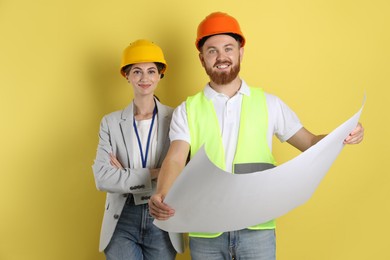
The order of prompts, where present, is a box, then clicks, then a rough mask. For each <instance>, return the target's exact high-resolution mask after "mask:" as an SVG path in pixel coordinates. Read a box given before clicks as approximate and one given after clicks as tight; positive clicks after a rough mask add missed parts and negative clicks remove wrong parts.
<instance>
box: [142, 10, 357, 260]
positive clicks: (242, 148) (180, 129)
mask: <svg viewBox="0 0 390 260" xmlns="http://www.w3.org/2000/svg"><path fill="white" fill-rule="evenodd" d="M244 45H245V38H244V35H243V34H242V32H241V29H240V26H239V24H238V22H237V21H236V19H234V18H233V17H231V16H229V15H228V14H226V13H221V12H216V13H212V14H210V15H209V16H207V17H206V18H205V19H204V20H203V21H202V22H201V23H200V24H199V27H198V34H197V39H196V47H197V49H198V50H199V52H200V53H199V59H200V61H201V63H202V66H203V67H204V68H205V71H206V73H207V74H208V76H209V78H210V82H209V83H208V84H207V85H206V87H205V89H204V90H203V91H202V92H200V93H198V94H196V95H195V96H192V97H189V98H187V100H186V101H185V102H183V103H182V104H181V105H180V106H179V107H178V108H177V109H176V110H175V112H174V114H173V118H172V123H171V130H170V139H171V146H170V148H169V151H168V154H167V157H166V158H165V160H164V162H163V165H162V168H161V172H160V175H159V180H158V184H157V190H156V194H154V195H153V196H152V198H151V200H150V201H149V207H150V212H151V214H152V215H153V216H154V217H155V218H157V219H159V220H166V219H168V218H169V217H171V216H173V215H174V209H172V208H170V207H169V206H168V205H166V204H164V196H165V195H166V194H167V193H168V191H169V189H170V187H171V185H172V184H173V182H174V181H175V179H176V178H177V176H178V175H179V174H180V172H181V171H182V170H183V168H184V167H185V164H186V159H187V155H188V153H189V152H190V155H191V156H193V155H194V154H195V153H196V152H197V150H198V149H199V148H200V147H201V146H202V145H203V144H204V145H205V150H206V153H207V155H208V156H209V158H210V159H211V161H212V162H213V163H214V164H216V165H217V166H218V167H220V168H222V169H224V170H225V171H228V172H232V173H247V172H255V171H259V170H263V169H266V168H269V167H270V165H272V164H274V159H273V156H272V153H271V149H272V136H273V135H274V134H275V135H276V136H277V137H278V138H279V139H280V140H281V141H282V142H284V141H287V142H288V143H289V144H291V145H293V146H294V147H296V148H297V149H299V150H300V151H305V150H307V149H308V148H309V147H311V146H312V145H314V144H316V143H317V142H318V141H319V140H321V139H322V138H323V137H324V136H325V135H314V134H312V133H311V132H309V131H308V130H307V129H305V128H304V127H303V126H302V124H301V123H300V121H299V119H298V117H297V116H296V115H295V113H294V112H293V111H292V110H291V109H290V108H289V107H288V106H287V105H286V104H284V103H283V102H282V101H281V100H280V99H279V98H278V97H276V96H273V95H270V94H268V93H264V92H263V91H262V90H261V89H258V88H251V87H249V86H248V85H247V84H246V82H245V81H244V80H242V79H241V78H240V77H239V71H240V63H241V61H242V58H243V52H244V48H243V47H244ZM363 133H364V129H363V127H362V126H361V124H360V123H359V124H358V126H357V127H356V129H355V130H354V131H353V132H352V133H351V134H350V135H349V136H348V137H347V138H346V139H345V141H344V143H345V144H357V143H359V142H361V140H362V139H363ZM248 166H249V167H248ZM199 192H201V190H200V191H199ZM189 236H190V250H191V257H192V259H195V260H197V259H208V260H212V259H275V248H276V246H275V222H274V221H269V222H267V223H261V224H259V225H255V226H252V227H248V228H246V229H243V230H237V231H233V232H225V233H219V234H207V233H190V234H189Z"/></svg>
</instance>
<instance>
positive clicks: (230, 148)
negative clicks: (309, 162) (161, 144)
mask: <svg viewBox="0 0 390 260" xmlns="http://www.w3.org/2000/svg"><path fill="white" fill-rule="evenodd" d="M203 91H204V94H205V96H206V98H207V99H209V100H212V102H213V104H214V108H215V111H216V114H217V117H218V122H219V126H220V129H221V136H222V142H223V146H224V148H225V164H226V171H228V172H231V171H232V164H233V159H234V154H235V151H236V144H237V138H238V130H239V122H240V113H241V102H242V96H243V95H250V91H249V87H248V85H247V84H246V82H245V81H244V80H242V84H241V88H240V90H239V91H238V92H237V94H236V95H234V96H233V97H231V98H229V97H228V96H226V95H224V94H221V93H218V92H216V91H215V90H214V89H212V88H211V87H210V85H209V84H207V85H206V87H205V88H204V90H203ZM265 97H266V102H267V107H268V131H267V140H268V146H269V148H270V149H271V152H272V137H273V135H276V137H277V138H278V139H279V140H280V141H281V142H284V141H286V140H288V139H289V138H290V137H292V136H293V135H294V134H295V133H296V132H297V131H298V130H299V129H301V128H302V124H301V122H300V121H299V119H298V117H297V115H296V114H295V113H294V112H293V111H292V110H291V109H290V108H289V107H288V106H287V105H286V104H285V103H284V102H283V101H282V100H281V99H279V98H278V97H276V96H274V95H271V94H268V93H265ZM169 137H170V139H171V141H174V140H182V141H185V142H187V143H189V144H190V145H191V137H190V131H189V128H188V122H187V112H186V104H185V101H184V102H182V103H181V104H180V106H178V107H177V108H176V109H175V111H174V112H173V116H172V121H171V128H170V132H169Z"/></svg>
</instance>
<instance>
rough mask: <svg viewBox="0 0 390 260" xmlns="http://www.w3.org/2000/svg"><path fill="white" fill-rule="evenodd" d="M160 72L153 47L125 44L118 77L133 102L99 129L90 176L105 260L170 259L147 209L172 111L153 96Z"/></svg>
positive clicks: (165, 238)
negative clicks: (97, 194)
mask: <svg viewBox="0 0 390 260" xmlns="http://www.w3.org/2000/svg"><path fill="white" fill-rule="evenodd" d="M166 69H167V63H166V61H165V58H164V54H163V52H162V50H161V48H160V47H159V46H157V45H156V44H154V43H152V42H150V41H147V40H137V41H135V42H133V43H131V44H130V45H129V46H128V47H127V48H126V49H125V50H124V52H123V56H122V64H121V69H120V72H121V74H122V76H124V77H125V78H126V79H127V81H128V82H129V83H130V84H131V85H132V87H133V92H134V99H133V101H132V102H131V103H130V104H129V106H128V107H126V108H125V109H124V110H121V111H116V112H113V113H111V114H109V115H106V116H105V117H104V118H103V119H102V122H101V125H100V133H99V145H98V149H97V155H96V159H95V163H94V165H93V172H94V176H95V182H96V186H97V188H98V189H99V190H101V191H105V192H107V198H106V205H105V213H104V218H103V224H102V230H101V237H100V247H99V249H100V251H103V250H104V253H105V255H106V257H107V259H108V260H111V259H115V260H117V259H118V260H122V259H123V260H124V259H127V260H128V259H132V260H136V259H145V260H147V259H150V260H155V259H167V260H168V259H175V256H176V252H175V250H174V248H173V246H172V244H171V242H170V240H169V236H168V233H166V232H165V231H162V230H160V229H158V228H157V227H156V226H154V225H153V223H152V222H153V218H152V217H151V216H150V214H149V208H148V204H147V203H148V200H149V198H150V196H151V194H152V193H153V192H154V189H155V186H156V181H157V177H158V174H159V170H160V169H159V168H160V166H161V163H162V161H163V159H164V157H165V155H166V153H167V150H168V147H169V143H170V142H169V137H168V131H169V125H170V121H171V116H172V112H173V109H172V108H170V107H168V106H165V105H163V104H161V103H160V102H159V101H158V100H157V99H156V97H155V96H154V91H155V90H156V88H157V85H158V83H159V81H160V79H161V78H163V76H164V73H165V71H166Z"/></svg>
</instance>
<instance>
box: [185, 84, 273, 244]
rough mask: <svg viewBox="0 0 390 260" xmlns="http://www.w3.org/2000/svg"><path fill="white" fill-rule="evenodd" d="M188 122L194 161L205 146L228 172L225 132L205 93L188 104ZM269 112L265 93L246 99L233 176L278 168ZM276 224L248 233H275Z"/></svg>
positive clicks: (206, 235) (211, 235)
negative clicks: (269, 138) (270, 138)
mask: <svg viewBox="0 0 390 260" xmlns="http://www.w3.org/2000/svg"><path fill="white" fill-rule="evenodd" d="M186 110H187V120H188V126H189V131H190V136H191V157H192V156H194V155H195V154H196V152H197V151H198V150H199V149H200V148H201V147H202V145H204V147H205V151H206V154H207V156H208V157H209V158H210V160H211V161H212V162H213V163H214V164H215V165H216V166H218V167H219V168H221V169H223V170H225V152H224V147H223V144H222V138H221V134H220V133H221V131H220V126H219V123H218V118H217V115H216V112H215V109H214V105H213V102H212V101H211V100H208V99H207V98H206V97H205V95H204V93H203V91H202V92H199V93H198V94H196V95H194V96H191V97H188V98H187V100H186ZM267 129H268V109H267V103H266V99H265V95H264V92H263V91H262V90H261V89H259V88H250V95H249V96H247V95H243V99H242V104H241V116H240V129H239V133H238V140H237V146H236V153H235V157H234V160H233V172H234V173H236V174H238V173H250V172H256V171H262V170H265V169H269V168H272V167H274V165H275V160H274V157H273V156H272V153H271V150H270V148H269V146H268V141H267ZM274 228H275V221H274V220H271V221H268V222H266V223H262V224H259V225H255V226H251V227H248V229H255V230H259V229H274ZM221 234H222V233H190V234H189V235H190V236H192V237H204V238H214V237H218V236H220V235H221Z"/></svg>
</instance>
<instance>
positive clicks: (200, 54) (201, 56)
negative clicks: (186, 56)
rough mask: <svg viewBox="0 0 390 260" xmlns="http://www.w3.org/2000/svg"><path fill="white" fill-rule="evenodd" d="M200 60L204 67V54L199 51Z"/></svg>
mask: <svg viewBox="0 0 390 260" xmlns="http://www.w3.org/2000/svg"><path fill="white" fill-rule="evenodd" d="M199 60H200V63H202V66H203V67H204V59H203V54H202V53H201V52H199Z"/></svg>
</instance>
